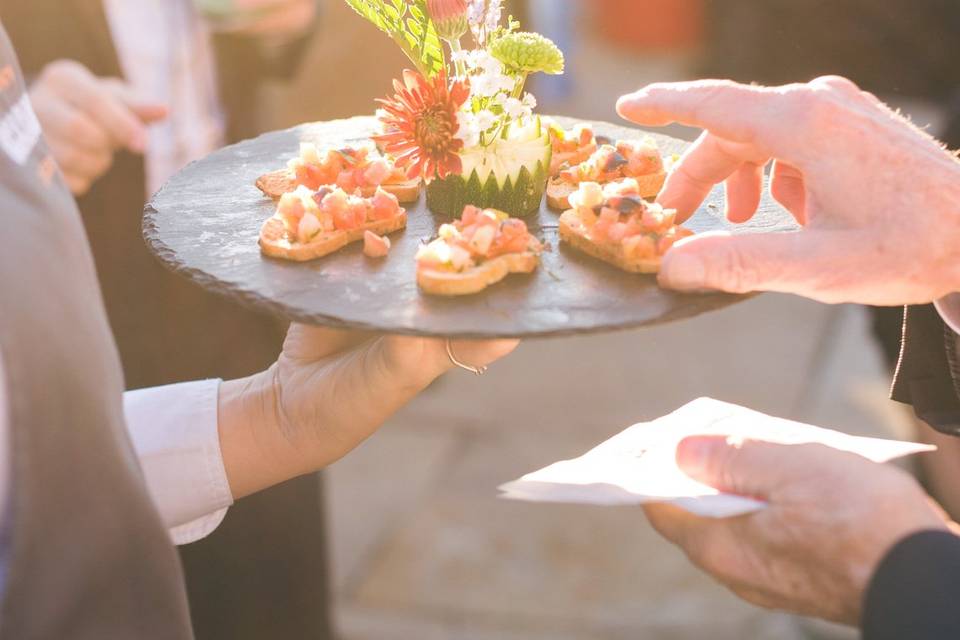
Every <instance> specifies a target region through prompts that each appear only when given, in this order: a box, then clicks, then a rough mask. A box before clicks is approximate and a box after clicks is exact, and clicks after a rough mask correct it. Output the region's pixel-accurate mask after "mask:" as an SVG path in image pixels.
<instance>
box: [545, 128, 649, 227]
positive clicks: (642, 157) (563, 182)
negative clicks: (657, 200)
mask: <svg viewBox="0 0 960 640" xmlns="http://www.w3.org/2000/svg"><path fill="white" fill-rule="evenodd" d="M666 177H667V172H666V170H665V169H664V165H663V158H661V157H660V150H659V149H658V148H657V144H656V143H655V142H654V141H653V140H652V139H650V138H648V139H646V140H641V141H630V140H620V141H619V142H617V143H616V146H614V145H609V144H604V145H600V147H599V148H598V149H597V150H596V151H595V152H593V154H592V155H591V156H590V157H589V158H588V159H587V160H585V161H584V162H581V163H580V164H578V165H574V166H571V167H569V168H566V169H562V170H561V171H560V173H559V174H558V175H557V176H556V177H555V178H551V179H550V182H549V184H548V185H547V204H548V205H549V206H550V208H551V209H554V210H556V211H565V210H567V209H569V208H570V200H569V197H570V194H571V193H573V192H574V191H576V190H577V188H578V187H579V185H580V184H581V183H583V182H596V183H599V184H606V183H608V182H614V181H616V180H621V179H623V178H633V179H635V181H636V183H637V185H638V187H639V189H640V196H641V197H643V198H652V197H654V196H656V195H657V194H658V193H659V192H660V188H661V187H663V181H664V180H665V179H666Z"/></svg>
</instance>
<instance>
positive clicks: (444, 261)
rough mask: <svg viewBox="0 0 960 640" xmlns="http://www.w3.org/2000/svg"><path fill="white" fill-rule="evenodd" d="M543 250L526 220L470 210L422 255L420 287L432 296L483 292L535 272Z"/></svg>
mask: <svg viewBox="0 0 960 640" xmlns="http://www.w3.org/2000/svg"><path fill="white" fill-rule="evenodd" d="M542 251H543V246H542V245H541V244H540V241H539V240H537V239H536V238H534V237H533V236H532V235H531V234H530V232H529V231H528V230H527V225H526V224H525V223H524V222H523V221H522V220H517V219H516V218H511V217H509V216H508V215H507V214H505V213H503V212H502V211H496V210H495V209H482V210H481V209H478V208H477V207H474V206H467V207H466V208H465V209H464V210H463V216H462V217H461V218H460V220H457V221H455V222H454V223H453V224H444V225H441V226H440V230H439V237H438V238H437V239H436V240H433V241H432V242H430V243H429V244H426V245H424V246H422V247H420V251H419V252H418V253H417V284H418V285H419V286H420V289H421V290H422V291H424V292H425V293H428V294H433V295H438V296H463V295H470V294H473V293H478V292H480V291H483V290H484V289H486V288H487V287H489V286H490V285H492V284H495V283H497V282H500V281H501V280H503V279H504V278H506V277H507V276H508V275H509V274H511V273H531V272H533V271H534V270H535V269H536V268H537V266H538V265H539V264H540V253H541V252H542Z"/></svg>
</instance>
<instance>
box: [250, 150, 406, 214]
mask: <svg viewBox="0 0 960 640" xmlns="http://www.w3.org/2000/svg"><path fill="white" fill-rule="evenodd" d="M301 186H302V187H306V188H308V189H310V190H311V191H316V190H317V189H319V188H321V187H327V186H329V187H332V186H337V187H340V188H341V189H343V190H344V191H346V192H347V193H353V192H354V191H358V190H359V191H360V194H361V195H363V196H365V197H370V196H372V195H373V194H374V193H375V192H376V191H377V188H378V187H379V188H382V189H383V190H384V191H387V192H388V193H392V194H393V195H395V196H396V197H397V200H399V201H400V202H402V203H410V202H415V201H416V200H417V198H419V197H420V180H409V179H408V178H407V176H406V174H405V173H404V171H403V170H402V169H399V168H397V167H396V166H395V165H394V163H393V162H392V161H391V160H390V159H389V158H388V157H386V156H382V155H380V154H379V153H377V151H376V150H375V149H374V148H373V146H372V145H362V146H358V147H345V148H342V149H327V150H326V151H324V152H322V153H321V152H320V151H319V150H318V149H317V147H316V145H314V144H311V143H309V142H304V143H301V145H300V155H299V156H297V157H296V158H293V159H292V160H290V162H289V163H288V165H287V168H286V169H280V170H279V171H273V172H271V173H268V174H266V175H262V176H260V178H258V179H257V188H258V189H260V190H261V191H262V192H263V193H265V194H266V195H268V196H270V197H271V198H279V197H280V196H282V195H283V194H285V193H290V192H291V191H293V190H294V189H296V188H297V187H301Z"/></svg>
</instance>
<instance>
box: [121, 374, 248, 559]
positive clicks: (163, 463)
mask: <svg viewBox="0 0 960 640" xmlns="http://www.w3.org/2000/svg"><path fill="white" fill-rule="evenodd" d="M219 388H220V381H219V380H200V381H197V382H184V383H181V384H173V385H168V386H165V387H153V388H150V389H139V390H137V391H128V392H127V393H125V394H124V395H123V408H124V413H125V414H126V419H127V429H128V431H129V432H130V439H131V440H132V441H133V446H134V448H135V449H136V451H137V456H138V457H139V458H140V465H141V467H142V468H143V473H144V476H145V478H146V482H147V488H148V489H149V491H150V495H151V496H152V497H153V500H154V503H155V504H156V506H157V509H158V510H159V511H160V515H161V517H162V518H163V521H164V524H166V526H167V527H168V528H169V530H170V537H171V538H172V539H173V542H174V543H175V544H188V543H190V542H195V541H196V540H199V539H200V538H203V537H205V536H207V535H209V534H210V533H211V532H212V531H213V530H214V529H216V528H217V527H218V526H219V525H220V523H221V522H222V521H223V518H224V516H225V515H226V513H227V507H229V506H230V505H231V504H233V496H232V495H231V493H230V485H229V483H228V482H227V473H226V470H225V469H224V467H223V456H222V455H221V453H220V435H219V432H218V429H217V395H218V392H219Z"/></svg>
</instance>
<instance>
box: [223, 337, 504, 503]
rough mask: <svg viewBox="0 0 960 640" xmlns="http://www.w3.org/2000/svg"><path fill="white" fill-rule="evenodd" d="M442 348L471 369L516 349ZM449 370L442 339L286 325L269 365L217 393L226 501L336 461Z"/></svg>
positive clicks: (466, 344)
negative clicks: (450, 350) (279, 349)
mask: <svg viewBox="0 0 960 640" xmlns="http://www.w3.org/2000/svg"><path fill="white" fill-rule="evenodd" d="M451 344H452V347H453V349H454V352H455V354H456V356H457V358H458V359H459V360H461V361H462V362H464V363H467V364H470V365H471V366H475V367H481V366H486V365H488V364H490V363H492V362H494V361H495V360H497V359H499V358H501V357H503V356H505V355H507V354H508V353H510V352H511V351H513V349H514V348H515V347H516V346H517V342H516V341H514V340H495V341H463V340H455V341H453V342H452V343H451ZM452 366H453V364H452V362H451V361H450V358H449V357H448V356H447V352H446V345H445V341H444V340H442V339H428V338H417V337H410V336H388V335H378V334H372V333H365V332H354V331H338V330H333V329H324V328H320V327H311V326H306V325H298V324H295V325H292V326H291V327H290V330H289V331H288V333H287V337H286V340H285V341H284V345H283V352H282V353H281V354H280V357H279V359H278V360H277V362H276V363H275V364H274V365H273V366H271V367H270V368H269V369H268V370H267V371H264V372H262V373H259V374H256V375H254V376H251V377H249V378H245V379H242V380H234V381H230V382H225V383H223V384H222V385H221V390H220V416H219V423H220V439H221V449H222V452H223V458H224V464H225V466H226V470H227V477H228V478H229V481H230V488H231V490H232V492H233V495H234V497H235V498H240V497H241V496H244V495H248V494H250V493H253V492H255V491H258V490H260V489H263V488H266V487H268V486H271V485H273V484H277V483H279V482H282V481H284V480H287V479H289V478H292V477H294V476H297V475H301V474H304V473H309V472H312V471H316V470H318V469H321V468H323V467H326V466H327V465H329V464H331V463H333V462H335V461H336V460H338V459H339V458H340V457H342V456H344V455H345V454H347V453H348V452H349V451H351V450H352V449H353V448H354V447H356V446H357V445H359V444H360V443H361V442H363V441H364V440H365V439H366V438H367V437H369V436H370V435H371V434H373V432H374V431H376V430H377V428H379V427H380V425H382V424H383V423H384V421H386V420H387V418H389V417H390V416H391V415H392V414H393V413H394V412H395V411H397V410H398V409H399V408H400V407H402V406H403V405H404V404H406V403H407V402H408V401H410V400H411V399H413V398H414V397H415V396H416V395H417V394H418V393H419V392H420V391H422V390H423V389H425V388H426V387H427V386H428V385H429V384H430V383H431V382H433V380H435V379H436V378H437V377H438V376H440V375H441V374H443V373H444V372H446V371H447V370H449V369H450V368H451V367H452Z"/></svg>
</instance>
